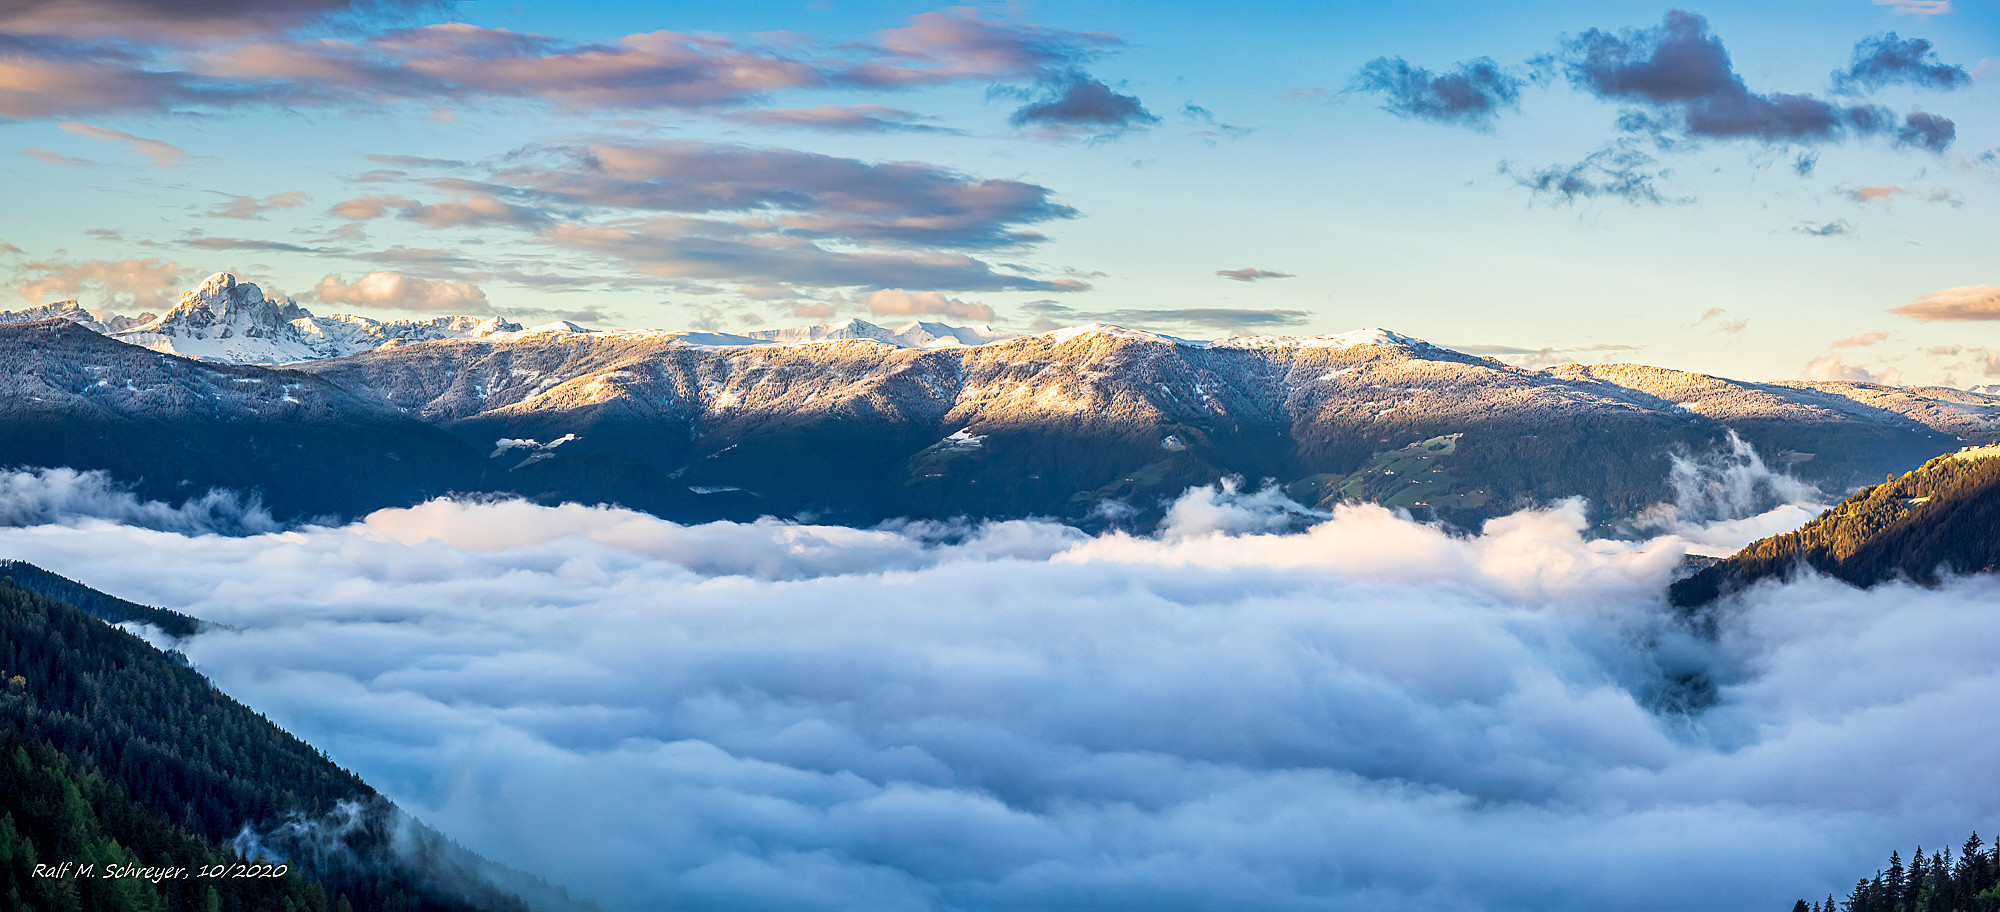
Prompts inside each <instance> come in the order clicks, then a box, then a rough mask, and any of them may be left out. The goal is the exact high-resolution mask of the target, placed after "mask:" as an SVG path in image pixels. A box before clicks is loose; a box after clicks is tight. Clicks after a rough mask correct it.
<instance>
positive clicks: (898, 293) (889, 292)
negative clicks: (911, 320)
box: [863, 288, 993, 323]
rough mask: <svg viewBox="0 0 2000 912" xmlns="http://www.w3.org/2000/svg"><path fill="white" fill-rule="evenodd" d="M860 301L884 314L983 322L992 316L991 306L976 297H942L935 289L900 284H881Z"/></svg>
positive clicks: (873, 310)
mask: <svg viewBox="0 0 2000 912" xmlns="http://www.w3.org/2000/svg"><path fill="white" fill-rule="evenodd" d="M863 303H865V304H867V305H868V312H869V313H872V314H879V315H883V316H898V317H904V316H907V317H918V316H938V317H951V318H953V319H957V320H978V321H980V322H982V323H983V322H987V321H990V320H992V319H993V308H991V307H988V306H986V305H985V304H983V303H981V302H979V301H961V300H959V299H957V298H948V297H945V296H944V295H942V294H939V293H937V292H935V291H915V292H912V291H904V290H903V289H901V288H884V289H882V290H881V291H877V292H875V293H873V294H870V295H869V296H868V297H867V298H866V299H864V301H863Z"/></svg>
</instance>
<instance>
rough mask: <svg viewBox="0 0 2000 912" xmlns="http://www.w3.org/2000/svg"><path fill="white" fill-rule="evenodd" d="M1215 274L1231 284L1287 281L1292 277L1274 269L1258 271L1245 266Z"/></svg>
mask: <svg viewBox="0 0 2000 912" xmlns="http://www.w3.org/2000/svg"><path fill="white" fill-rule="evenodd" d="M1215 274H1216V275H1219V276H1221V277H1223V278H1225V279H1229V280H1230V281H1233V282H1257V281H1262V280H1264V279H1289V278H1292V277H1293V276H1292V274H1291V273H1289V272H1278V271H1277V270H1275V269H1258V268H1257V267H1255V266H1245V267H1243V268H1242V269H1218V270H1216V271H1215Z"/></svg>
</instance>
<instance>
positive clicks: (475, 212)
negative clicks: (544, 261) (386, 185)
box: [330, 194, 550, 228]
mask: <svg viewBox="0 0 2000 912" xmlns="http://www.w3.org/2000/svg"><path fill="white" fill-rule="evenodd" d="M330 211H331V212H332V213H333V214H334V215H337V216H340V217H341V218H345V219H351V220H354V221H366V220H369V219H377V218H381V217H383V216H385V215H388V214H390V213H392V212H393V213H395V214H396V215H398V216H400V217H402V218H404V219H407V220H409V221H412V222H416V223H417V224H419V225H422V226H424V227H426V228H464V227H482V226H488V225H502V226H507V227H513V228H533V227H539V226H543V225H547V224H549V222H550V219H549V217H548V216H547V215H546V214H544V213H542V212H541V211H539V210H536V209H531V208H528V207H526V206H516V205H514V204H512V203H504V202H501V201H499V200H496V199H493V198H491V197H483V196H479V197H473V198H470V199H463V200H445V201H443V202H437V203H422V202H418V201H417V200H413V199H411V198H409V197H407V196H402V195H399V194H384V195H379V196H361V197H356V198H354V199H351V200H343V201H341V202H338V203H335V204H334V205H333V208H332V209H331V210H330Z"/></svg>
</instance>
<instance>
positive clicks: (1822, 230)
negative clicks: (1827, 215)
mask: <svg viewBox="0 0 2000 912" xmlns="http://www.w3.org/2000/svg"><path fill="white" fill-rule="evenodd" d="M1792 231H1793V232H1794V233H1796V234H1805V235H1811V236H1813V237H1841V236H1844V235H1849V234H1853V233H1854V224H1853V223H1852V222H1849V221H1848V220H1846V219H1844V218H1843V219H1834V220H1833V221H1831V222H1824V223H1821V224H1817V225H1815V224H1812V223H1810V222H1808V223H1806V224H1803V225H1797V226H1794V227H1793V228H1792Z"/></svg>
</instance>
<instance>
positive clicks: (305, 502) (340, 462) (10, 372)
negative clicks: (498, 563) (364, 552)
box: [0, 318, 487, 517]
mask: <svg viewBox="0 0 2000 912" xmlns="http://www.w3.org/2000/svg"><path fill="white" fill-rule="evenodd" d="M0 364H4V365H6V367H7V369H6V370H5V371H0V470H9V469H15V468H30V467H44V468H53V467H67V468H72V469H76V470H79V471H90V470H99V471H104V472H107V473H109V474H110V475H111V476H112V477H113V478H114V479H115V480H117V481H120V482H123V483H125V484H127V485H130V486H132V487H134V488H135V489H136V490H137V492H138V493H139V494H140V495H141V496H142V497H146V498H149V499H156V500H166V501H171V502H179V501H181V500H183V499H186V498H188V497H192V496H199V495H201V494H202V493H203V492H205V491H207V490H208V489H210V488H217V487H219V488H226V489H230V490H234V491H237V492H255V493H257V494H258V495H259V496H261V497H262V498H263V500H264V501H265V503H266V504H267V505H268V506H270V507H271V509H272V510H273V511H274V512H275V513H277V514H278V515H279V516H281V517H289V516H299V515H320V514H342V515H353V514H354V513H357V512H362V511H365V510H369V509H374V508H378V507H382V506H388V505H392V504H403V503H409V502H412V501H413V500H420V499H422V498H424V497H427V496H434V495H439V494H444V493H447V492H449V491H454V490H466V491H470V490H481V489H483V488H484V486H485V477H486V474H487V464H486V462H485V461H484V460H483V459H481V458H480V454H478V453H476V452H473V451H472V450H471V448H470V447H468V446H467V445H466V444H464V443H463V442H461V441H459V440H457V439H455V438H453V437H451V436H450V435H447V434H445V433H443V432H441V431H439V430H438V429H436V428H433V427H431V426H429V425H426V424H424V423H422V422H419V421H416V420H414V419H412V418H410V417H408V416H405V415H403V414H402V413H401V412H400V411H398V410H396V409H394V408H390V407H387V406H385V405H382V404H380V403H379V402H376V401H374V400H372V399H365V398H362V397H357V396H355V395H354V394H353V393H350V392H349V391H347V390H344V389H341V388H340V387H338V386H335V385H334V384H331V383H328V382H327V381H325V380H323V379H321V378H319V377H316V376H312V375H310V374H301V373H298V372H296V371H288V370H272V369H267V368H258V367H250V366H236V365H223V364H207V363H203V362H199V361H194V360H189V359H186V358H178V357H173V356H168V355H162V354H159V353H156V352H152V351H147V350H145V349H142V348H137V347H134V346H131V345H125V344H121V343H119V342H116V341H114V340H112V339H111V338H109V337H106V336H103V335H100V334H98V333H95V332H92V331H90V330H89V329H87V328H85V327H83V326H79V325H77V324H76V323H74V322H71V321H69V320H66V319H61V318H58V319H51V320H44V321H41V322H37V323H23V324H15V325H8V326H0Z"/></svg>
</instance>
